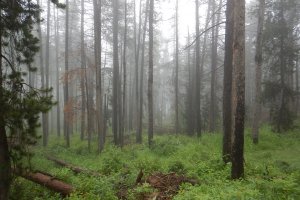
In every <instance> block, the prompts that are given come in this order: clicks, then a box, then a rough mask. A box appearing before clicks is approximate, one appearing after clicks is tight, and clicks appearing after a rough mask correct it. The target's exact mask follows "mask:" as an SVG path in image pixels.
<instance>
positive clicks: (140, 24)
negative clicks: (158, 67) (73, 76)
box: [133, 0, 142, 143]
mask: <svg viewBox="0 0 300 200" xmlns="http://www.w3.org/2000/svg"><path fill="white" fill-rule="evenodd" d="M135 20H136V18H134V21H135ZM141 29H142V0H140V8H139V31H138V37H136V22H135V75H134V77H135V79H134V81H135V84H134V85H135V101H133V102H136V104H138V102H139V58H140V46H141ZM136 39H137V41H136ZM136 42H137V44H136ZM134 108H136V109H135V111H136V112H135V118H136V120H135V121H136V122H137V123H136V124H135V125H136V142H137V143H140V138H139V137H140V136H139V133H138V126H139V125H138V120H139V119H138V117H139V112H140V111H139V107H138V106H134Z"/></svg>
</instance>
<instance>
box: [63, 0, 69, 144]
mask: <svg viewBox="0 0 300 200" xmlns="http://www.w3.org/2000/svg"><path fill="white" fill-rule="evenodd" d="M64 93H65V94H64V99H65V100H64V107H65V108H66V106H67V105H68V102H69V0H66V31H65V87H64ZM69 115H70V113H69V111H67V110H66V109H65V112H64V136H65V138H66V145H67V147H70V126H69V117H70V116H69Z"/></svg>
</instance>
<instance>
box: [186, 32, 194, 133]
mask: <svg viewBox="0 0 300 200" xmlns="http://www.w3.org/2000/svg"><path fill="white" fill-rule="evenodd" d="M190 42H191V37H190V31H189V30H188V37H187V45H189V44H190ZM187 67H188V72H189V79H188V88H187V94H188V97H187V133H188V135H189V136H192V135H193V134H194V120H195V118H194V108H193V98H194V93H193V91H194V88H193V76H192V75H193V74H194V71H193V69H194V68H193V67H192V65H191V49H190V48H188V50H187Z"/></svg>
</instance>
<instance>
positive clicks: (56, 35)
mask: <svg viewBox="0 0 300 200" xmlns="http://www.w3.org/2000/svg"><path fill="white" fill-rule="evenodd" d="M55 21H56V30H55V48H56V55H55V59H56V100H57V107H56V112H57V113H56V116H57V119H56V120H57V121H56V126H57V128H56V129H57V130H56V131H57V136H58V137H60V93H59V92H60V90H59V69H60V67H59V61H58V57H59V55H58V54H59V47H58V45H59V32H58V27H59V26H58V22H59V20H58V9H56V20H55Z"/></svg>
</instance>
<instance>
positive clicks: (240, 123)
mask: <svg viewBox="0 0 300 200" xmlns="http://www.w3.org/2000/svg"><path fill="white" fill-rule="evenodd" d="M233 13H234V31H233V33H234V34H233V60H232V61H233V62H232V63H233V73H232V74H233V80H232V117H233V118H232V128H233V140H232V167H231V177H232V178H233V179H239V178H241V177H243V176H244V121H245V0H235V1H234V11H233Z"/></svg>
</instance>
